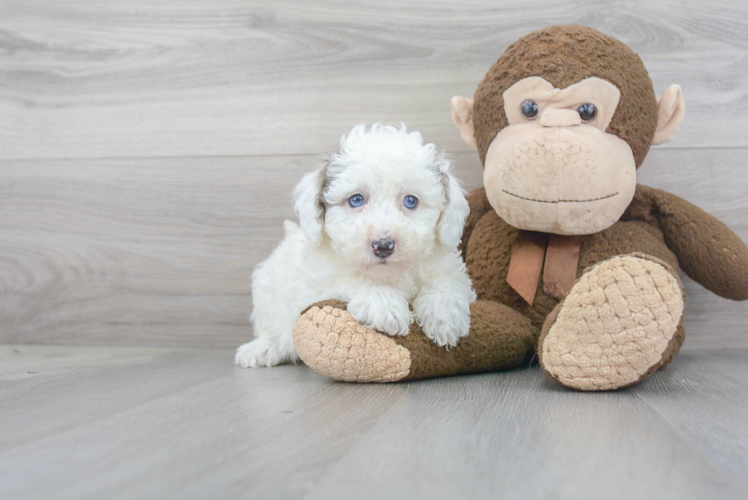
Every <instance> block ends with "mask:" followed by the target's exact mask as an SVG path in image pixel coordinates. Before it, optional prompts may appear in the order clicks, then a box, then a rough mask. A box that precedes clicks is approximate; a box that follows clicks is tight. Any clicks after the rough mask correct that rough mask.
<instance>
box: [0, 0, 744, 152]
mask: <svg viewBox="0 0 748 500" xmlns="http://www.w3.org/2000/svg"><path fill="white" fill-rule="evenodd" d="M571 23H578V24H585V25H588V26H591V27H594V28H598V29H600V30H602V31H604V32H607V33H609V34H610V35H613V36H616V37H618V38H619V39H621V40H622V41H623V42H625V43H627V44H629V45H630V46H631V47H632V48H633V49H634V50H635V51H636V52H637V53H639V54H640V56H641V57H642V59H643V60H644V62H645V63H646V65H647V67H648V68H649V70H650V73H651V75H652V79H653V81H654V83H655V89H656V91H657V92H662V91H663V90H664V89H665V88H667V86H669V85H670V84H671V83H679V84H681V85H682V87H683V89H684V95H685V98H686V101H687V109H688V112H687V118H686V122H685V124H684V125H683V127H682V128H681V133H680V136H679V137H678V138H677V139H676V141H675V142H673V143H672V144H670V145H669V146H668V147H681V146H688V147H725V146H727V147H736V146H741V147H745V146H748V135H746V134H745V130H747V129H748V85H746V82H747V81H748V5H747V4H745V2H740V1H737V0H723V1H721V2H717V3H704V2H701V1H696V0H690V1H687V2H669V1H668V2H652V1H647V0H638V1H632V2H611V1H606V2H598V1H593V0H579V1H574V2H556V3H549V2H547V1H545V0H531V1H527V2H522V3H521V4H518V3H517V2H509V1H506V0H504V1H500V2H496V1H492V0H480V1H475V0H472V1H468V2H453V1H438V2H427V3H424V2H422V1H414V0H410V1H403V0H386V1H380V2H369V1H362V0H358V1H354V2H349V1H345V2H344V1H339V0H326V1H321V2H317V1H315V2H308V1H304V0H294V1H285V2H272V1H266V0H253V1H252V2H246V1H243V0H218V1H211V2H207V1H195V2H187V3H185V2H177V1H166V2H150V1H146V0H131V1H128V2H125V3H122V2H110V1H106V0H75V1H69V2H64V3H55V2H52V1H50V0H6V1H4V2H2V4H0V117H2V120H0V158H6V159H10V158H90V157H98V158H102V157H106V158H111V157H144V156H145V157H164V156H174V157H181V156H225V155H250V154H251V155H258V154H263V155H271V154H272V155H274V154H286V153H294V154H298V153H305V154H313V153H316V152H318V151H319V150H320V149H324V148H327V147H328V146H330V145H334V143H335V140H336V139H337V137H339V136H340V135H341V134H342V133H344V132H346V131H347V130H348V129H349V128H350V127H351V126H353V125H355V124H357V123H360V122H369V123H371V122H374V121H385V122H390V121H400V120H403V121H404V122H405V123H407V124H408V125H409V126H410V127H413V128H416V129H420V130H422V131H423V132H424V134H425V135H427V136H428V137H430V138H431V139H432V140H433V141H435V142H437V143H438V144H439V145H440V147H443V148H446V149H449V150H451V151H465V150H466V146H464V145H463V144H462V143H461V141H460V140H459V136H458V135H457V134H455V133H454V130H453V126H452V124H451V119H450V110H449V99H450V98H451V97H452V96H453V95H455V94H459V95H465V96H470V95H472V94H473V92H474V91H475V88H476V86H477V84H478V82H479V81H480V80H481V78H482V77H483V75H484V74H485V73H486V71H487V70H488V68H489V67H490V65H491V64H493V62H494V61H495V60H496V59H497V58H498V57H499V55H500V54H501V53H502V52H503V50H504V49H505V48H506V47H507V46H508V45H509V44H510V43H512V42H513V41H514V40H516V39H517V38H519V37H520V36H522V35H524V34H527V33H528V32H530V31H532V30H535V29H539V28H542V27H545V26H547V25H550V24H571Z"/></svg>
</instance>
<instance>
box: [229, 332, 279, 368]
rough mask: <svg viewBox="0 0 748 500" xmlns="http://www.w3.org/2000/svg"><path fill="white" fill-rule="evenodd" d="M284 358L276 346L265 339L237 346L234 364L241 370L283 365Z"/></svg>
mask: <svg viewBox="0 0 748 500" xmlns="http://www.w3.org/2000/svg"><path fill="white" fill-rule="evenodd" d="M284 361H285V356H283V353H282V352H281V349H280V347H279V346H278V344H276V343H275V342H273V341H272V340H268V339H266V338H258V339H255V340H253V341H252V342H248V343H246V344H243V345H241V346H239V348H238V349H237V350H236V356H234V364H235V365H237V366H241V367H243V368H258V367H261V366H275V365H279V364H281V363H283V362H284Z"/></svg>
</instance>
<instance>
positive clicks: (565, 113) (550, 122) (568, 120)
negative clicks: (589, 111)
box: [540, 108, 582, 127]
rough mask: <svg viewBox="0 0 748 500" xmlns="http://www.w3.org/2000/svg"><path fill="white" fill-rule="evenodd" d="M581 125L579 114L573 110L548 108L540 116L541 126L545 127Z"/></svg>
mask: <svg viewBox="0 0 748 500" xmlns="http://www.w3.org/2000/svg"><path fill="white" fill-rule="evenodd" d="M581 123H582V119H581V118H580V117H579V113H578V112H577V111H575V110H573V109H558V108H548V109H545V110H543V113H542V114H541V115H540V124H541V125H542V126H544V127H571V126H574V125H580V124H581Z"/></svg>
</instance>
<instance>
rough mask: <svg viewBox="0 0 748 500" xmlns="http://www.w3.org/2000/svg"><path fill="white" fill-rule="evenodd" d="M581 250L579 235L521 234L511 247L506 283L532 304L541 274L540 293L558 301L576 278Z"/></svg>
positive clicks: (564, 295) (521, 232)
mask: <svg viewBox="0 0 748 500" xmlns="http://www.w3.org/2000/svg"><path fill="white" fill-rule="evenodd" d="M581 247H582V237H581V236H563V235H560V234H548V233H538V232H534V231H520V232H519V234H518V235H517V239H516V240H515V241H514V246H513V247H512V257H511V259H510V260H509V274H507V277H506V281H507V283H509V286H511V287H512V288H514V289H515V290H516V291H517V293H519V294H520V296H521V297H522V298H523V299H525V300H526V301H527V303H528V304H530V305H532V304H533V302H534V301H535V292H536V291H537V289H538V282H539V280H540V272H541V271H543V291H544V292H545V293H546V294H548V295H551V296H553V297H556V298H557V299H559V300H561V299H563V298H564V297H566V296H567V295H568V294H569V292H570V291H571V287H573V286H574V282H575V281H576V279H577V266H578V264H579V250H580V249H581ZM544 262H545V266H543V263H544Z"/></svg>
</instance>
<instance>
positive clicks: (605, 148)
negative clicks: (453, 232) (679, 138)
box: [483, 76, 636, 234]
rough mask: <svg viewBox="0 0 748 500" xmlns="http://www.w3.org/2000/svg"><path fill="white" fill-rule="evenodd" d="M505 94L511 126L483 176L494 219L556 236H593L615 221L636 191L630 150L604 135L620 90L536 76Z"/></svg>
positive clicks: (598, 82)
mask: <svg viewBox="0 0 748 500" xmlns="http://www.w3.org/2000/svg"><path fill="white" fill-rule="evenodd" d="M503 97H504V111H505V113H506V116H507V119H508V121H509V126H507V127H505V128H504V129H502V130H501V131H500V132H499V133H498V134H497V135H496V138H495V139H494V140H493V142H491V145H490V146H489V148H488V151H487V153H486V161H485V172H484V177H483V183H484V186H485V188H486V195H487V196H488V200H489V202H490V203H491V205H492V206H493V208H494V209H495V210H496V212H497V213H498V214H499V216H500V217H501V218H502V219H504V220H505V221H506V222H507V223H509V224H511V225H512V226H515V227H517V228H519V229H525V230H530V231H543V232H549V233H555V234H592V233H596V232H599V231H602V230H603V229H606V228H608V227H610V226H611V225H612V224H613V223H614V222H616V221H617V220H618V219H619V218H620V217H621V215H622V214H623V212H624V210H626V207H627V206H628V205H629V203H630V202H631V199H632V197H633V196H634V190H635V189H636V162H635V161H634V157H633V154H632V152H631V148H630V147H629V145H628V144H627V143H626V142H625V141H623V140H622V139H620V138H619V137H618V136H616V135H613V134H610V133H606V132H605V130H606V129H607V127H608V125H609V124H610V120H611V119H612V117H613V114H614V113H615V110H616V107H617V106H618V101H619V99H620V92H619V90H618V89H617V88H616V87H615V86H614V85H613V84H611V83H609V82H607V81H605V80H602V79H600V78H588V79H585V80H582V81H581V82H578V83H576V84H574V85H570V86H569V87H567V88H565V89H557V88H554V87H553V85H551V84H550V83H548V82H547V81H546V80H544V79H543V78H540V77H536V76H534V77H529V78H525V79H523V80H520V81H518V82H517V83H515V84H514V85H513V86H511V87H510V88H509V89H507V90H506V91H505V92H504V95H503Z"/></svg>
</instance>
